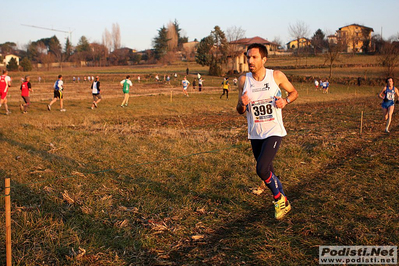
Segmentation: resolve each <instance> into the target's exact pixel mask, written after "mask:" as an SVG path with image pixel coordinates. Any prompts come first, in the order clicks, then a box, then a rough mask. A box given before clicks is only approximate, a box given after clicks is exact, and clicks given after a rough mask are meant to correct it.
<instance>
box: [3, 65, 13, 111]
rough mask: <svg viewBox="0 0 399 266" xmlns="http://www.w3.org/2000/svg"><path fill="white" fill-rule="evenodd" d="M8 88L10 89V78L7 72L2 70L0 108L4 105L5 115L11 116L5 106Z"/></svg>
mask: <svg viewBox="0 0 399 266" xmlns="http://www.w3.org/2000/svg"><path fill="white" fill-rule="evenodd" d="M9 87H11V78H10V76H8V70H6V69H4V70H3V75H1V76H0V107H1V105H2V104H4V109H6V115H9V114H11V112H10V110H8V104H7V92H8V88H9Z"/></svg>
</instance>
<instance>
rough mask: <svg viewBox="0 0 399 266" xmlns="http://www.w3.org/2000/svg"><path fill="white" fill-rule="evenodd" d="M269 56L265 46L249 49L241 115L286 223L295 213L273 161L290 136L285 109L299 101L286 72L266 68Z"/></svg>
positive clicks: (262, 173)
mask: <svg viewBox="0 0 399 266" xmlns="http://www.w3.org/2000/svg"><path fill="white" fill-rule="evenodd" d="M267 55H268V54H267V49H266V47H265V46H264V45H262V44H259V43H254V44H251V45H250V46H248V49H247V62H248V66H249V71H250V73H247V74H245V75H242V76H241V77H240V78H239V81H238V89H239V93H238V95H239V96H238V103H237V111H238V113H240V114H243V113H246V115H247V121H248V138H249V139H250V141H251V145H252V151H253V153H254V156H255V159H256V161H257V165H256V172H257V174H258V176H259V177H260V178H261V179H262V180H263V181H264V182H265V183H266V186H267V187H268V188H269V189H270V190H271V191H272V193H273V198H274V200H275V201H274V206H275V218H276V219H282V218H283V217H284V216H285V215H286V214H287V213H288V212H289V211H290V210H291V205H290V203H289V201H288V200H287V198H286V196H285V193H284V191H283V187H282V184H281V182H280V180H279V178H278V177H277V176H276V175H275V171H274V169H273V159H274V157H275V155H276V153H277V151H278V148H279V146H280V143H281V140H282V137H284V136H285V135H286V134H287V132H286V130H285V128H284V125H283V118H282V109H283V108H284V107H285V106H286V105H287V104H289V103H291V102H293V101H295V100H296V98H298V92H297V91H296V89H295V88H294V86H293V85H292V84H291V82H289V81H288V79H287V77H286V76H285V75H284V73H283V72H281V71H278V70H277V71H273V70H271V69H266V68H265V66H264V64H265V63H266V61H267ZM281 89H283V90H285V91H286V92H288V96H287V97H286V98H285V99H284V98H282V97H281V96H282V95H281Z"/></svg>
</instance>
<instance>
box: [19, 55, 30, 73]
mask: <svg viewBox="0 0 399 266" xmlns="http://www.w3.org/2000/svg"><path fill="white" fill-rule="evenodd" d="M19 65H20V66H21V67H22V68H23V70H24V71H25V72H26V71H32V69H33V67H32V63H31V61H30V60H29V59H28V58H27V57H24V58H23V59H22V60H21V61H20V62H19Z"/></svg>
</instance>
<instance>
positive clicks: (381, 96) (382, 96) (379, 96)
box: [378, 87, 387, 99]
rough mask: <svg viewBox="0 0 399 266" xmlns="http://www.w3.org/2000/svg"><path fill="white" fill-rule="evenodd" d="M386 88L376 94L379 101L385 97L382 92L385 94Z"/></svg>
mask: <svg viewBox="0 0 399 266" xmlns="http://www.w3.org/2000/svg"><path fill="white" fill-rule="evenodd" d="M386 89H387V88H386V87H384V88H383V89H382V91H381V92H380V93H379V94H378V98H380V99H384V98H385V97H384V96H385V95H384V92H385V90H386Z"/></svg>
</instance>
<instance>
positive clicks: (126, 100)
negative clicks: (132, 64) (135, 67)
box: [119, 75, 133, 107]
mask: <svg viewBox="0 0 399 266" xmlns="http://www.w3.org/2000/svg"><path fill="white" fill-rule="evenodd" d="M119 84H120V85H121V86H122V90H123V93H124V95H125V96H124V98H123V101H122V104H121V107H127V105H128V103H129V89H130V87H131V86H133V84H132V81H131V80H130V76H129V75H127V76H126V79H124V80H122V81H121V82H120V83H119Z"/></svg>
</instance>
